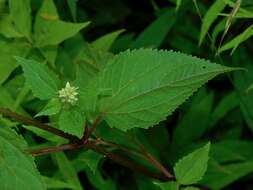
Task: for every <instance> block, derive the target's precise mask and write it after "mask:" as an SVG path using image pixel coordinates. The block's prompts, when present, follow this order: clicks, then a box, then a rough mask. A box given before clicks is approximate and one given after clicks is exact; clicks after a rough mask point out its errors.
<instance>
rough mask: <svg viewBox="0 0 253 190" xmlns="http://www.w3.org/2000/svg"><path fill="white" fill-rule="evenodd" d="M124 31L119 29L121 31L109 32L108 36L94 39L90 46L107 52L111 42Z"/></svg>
mask: <svg viewBox="0 0 253 190" xmlns="http://www.w3.org/2000/svg"><path fill="white" fill-rule="evenodd" d="M124 31H125V29H121V30H117V31H114V32H111V33H109V34H106V35H104V36H102V37H100V38H98V39H96V40H95V41H93V42H92V46H93V47H94V48H95V49H98V50H103V51H109V50H110V47H111V46H112V44H113V42H114V41H115V40H116V38H117V37H118V36H119V35H120V34H121V33H122V32H124Z"/></svg>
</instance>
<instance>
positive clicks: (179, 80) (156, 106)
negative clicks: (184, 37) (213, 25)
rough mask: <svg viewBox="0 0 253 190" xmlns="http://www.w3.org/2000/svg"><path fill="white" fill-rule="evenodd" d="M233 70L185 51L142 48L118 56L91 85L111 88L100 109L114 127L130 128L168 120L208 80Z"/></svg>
mask: <svg viewBox="0 0 253 190" xmlns="http://www.w3.org/2000/svg"><path fill="white" fill-rule="evenodd" d="M231 70H233V69H232V68H228V67H225V66H222V65H217V64H214V63H210V62H208V61H205V60H203V59H198V58H196V57H192V56H189V55H185V54H182V53H177V52H172V51H157V50H152V49H140V50H134V51H126V52H123V53H120V54H119V55H117V56H115V57H114V58H113V59H112V60H111V61H110V63H109V64H107V65H106V66H105V69H104V70H103V71H102V72H101V73H100V74H99V77H98V79H97V78H96V79H95V80H94V81H91V83H90V86H91V87H93V88H95V86H96V85H94V84H96V83H98V85H97V87H96V88H97V91H98V90H99V89H111V92H112V96H110V97H101V98H100V99H99V102H98V107H99V111H100V112H101V113H103V114H104V118H105V120H106V121H107V123H108V124H109V125H110V126H111V127H116V128H118V129H121V130H123V131H126V130H128V129H131V128H135V127H137V128H149V127H151V126H153V125H155V124H157V123H158V122H160V121H162V120H164V119H165V118H166V116H168V115H170V114H171V113H172V112H173V111H174V110H175V109H176V108H177V107H178V106H179V105H180V104H182V103H183V102H184V101H185V100H186V99H187V98H189V96H191V95H192V94H193V92H195V91H196V90H197V89H198V88H199V87H201V86H202V85H203V84H204V83H205V82H207V81H208V80H210V79H212V78H213V77H215V76H216V75H218V74H221V73H224V72H228V71H231ZM90 103H91V102H90Z"/></svg>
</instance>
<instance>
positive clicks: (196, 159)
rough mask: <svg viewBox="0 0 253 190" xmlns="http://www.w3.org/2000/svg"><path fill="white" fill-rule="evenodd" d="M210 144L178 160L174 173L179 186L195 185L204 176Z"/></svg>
mask: <svg viewBox="0 0 253 190" xmlns="http://www.w3.org/2000/svg"><path fill="white" fill-rule="evenodd" d="M209 150H210V143H208V144H207V145H205V146H204V147H202V148H200V149H197V150H195V151H194V152H192V153H191V154H188V155H187V156H185V157H183V158H182V159H181V160H179V161H178V162H177V163H176V165H175V167H174V172H175V176H176V180H177V181H178V182H179V183H180V184H181V185H191V184H194V183H197V182H198V181H199V180H201V179H202V177H203V176H204V174H205V172H206V169H207V163H208V159H209V156H208V154H209Z"/></svg>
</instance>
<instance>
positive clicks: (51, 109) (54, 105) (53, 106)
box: [35, 98, 61, 117]
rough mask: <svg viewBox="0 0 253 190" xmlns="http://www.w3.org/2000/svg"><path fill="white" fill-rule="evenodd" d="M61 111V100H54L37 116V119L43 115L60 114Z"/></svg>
mask: <svg viewBox="0 0 253 190" xmlns="http://www.w3.org/2000/svg"><path fill="white" fill-rule="evenodd" d="M60 109H61V103H60V100H59V99H58V98H53V99H51V100H50V101H49V102H48V103H47V105H46V106H45V107H44V108H43V109H42V110H41V111H40V112H39V113H37V114H36V116H35V117H38V116H42V115H55V114H57V113H59V111H60Z"/></svg>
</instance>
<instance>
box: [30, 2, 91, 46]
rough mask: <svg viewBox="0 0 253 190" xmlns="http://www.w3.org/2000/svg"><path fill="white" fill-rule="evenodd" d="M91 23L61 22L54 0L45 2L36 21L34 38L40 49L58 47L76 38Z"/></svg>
mask: <svg viewBox="0 0 253 190" xmlns="http://www.w3.org/2000/svg"><path fill="white" fill-rule="evenodd" d="M88 24H89V22H84V23H70V22H65V21H61V20H59V17H58V13H57V10H56V7H55V5H54V2H53V0H47V1H43V4H42V6H41V8H40V10H39V11H38V13H37V15H36V19H35V27H34V32H35V34H34V36H35V42H36V45H37V46H39V47H42V46H48V45H57V44H59V43H61V42H63V41H64V40H66V39H68V38H70V37H72V36H74V35H75V34H77V33H78V32H79V31H80V30H81V29H83V28H84V27H86V26H87V25H88Z"/></svg>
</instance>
